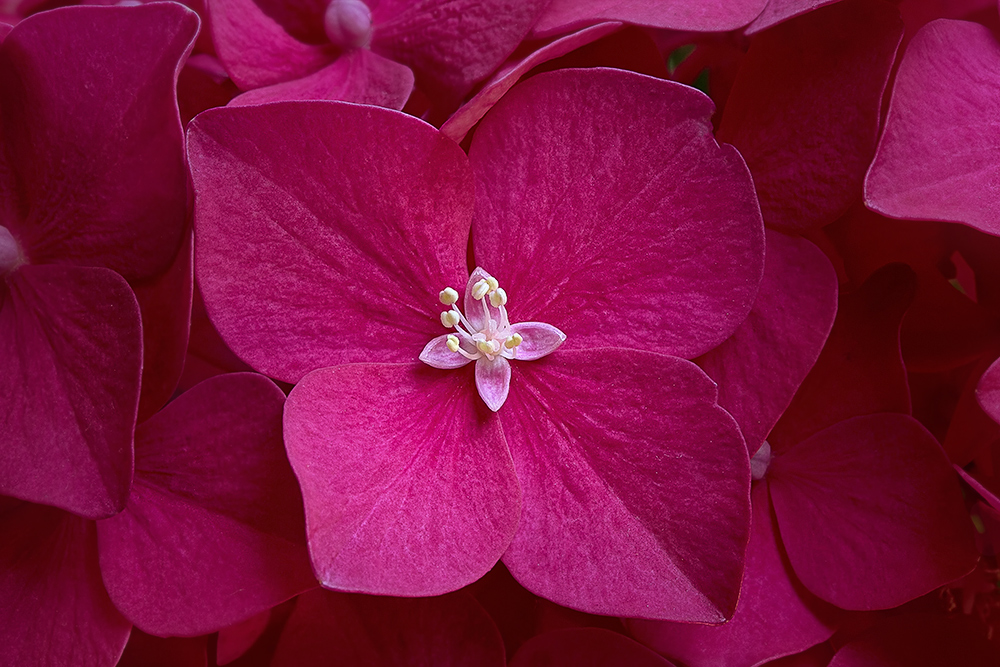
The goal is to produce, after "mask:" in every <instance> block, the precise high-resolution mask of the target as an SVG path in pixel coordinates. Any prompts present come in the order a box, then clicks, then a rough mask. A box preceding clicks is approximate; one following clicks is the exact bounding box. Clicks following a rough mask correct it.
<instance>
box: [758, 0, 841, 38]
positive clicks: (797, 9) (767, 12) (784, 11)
mask: <svg viewBox="0 0 1000 667" xmlns="http://www.w3.org/2000/svg"><path fill="white" fill-rule="evenodd" d="M839 1H840V0H768V3H767V7H765V8H764V11H762V12H761V13H760V15H758V16H757V18H755V19H754V20H753V23H751V24H750V25H748V26H747V28H746V31H745V32H746V33H747V34H753V33H756V32H760V31H761V30H766V29H767V28H770V27H771V26H773V25H777V24H779V23H781V22H782V21H787V20H788V19H790V18H794V17H796V16H800V15H802V14H807V13H809V12H811V11H813V10H814V9H819V8H820V7H824V6H826V5H832V4H834V3H835V2H839Z"/></svg>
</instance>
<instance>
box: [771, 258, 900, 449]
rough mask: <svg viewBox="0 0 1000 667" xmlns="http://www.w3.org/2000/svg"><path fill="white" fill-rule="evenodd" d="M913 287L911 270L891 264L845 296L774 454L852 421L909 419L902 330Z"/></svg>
mask: <svg viewBox="0 0 1000 667" xmlns="http://www.w3.org/2000/svg"><path fill="white" fill-rule="evenodd" d="M915 282H916V281H915V280H914V276H913V271H911V270H910V269H909V268H908V267H906V266H903V265H901V264H892V265H889V266H885V267H883V268H881V269H879V270H878V271H876V272H875V273H874V274H872V276H871V277H870V278H869V279H868V280H866V281H865V282H864V284H863V285H862V286H861V288H860V289H858V290H857V291H855V292H853V293H851V294H845V295H842V296H841V298H840V305H839V307H838V308H839V312H838V313H837V318H836V320H835V321H834V324H833V329H832V330H831V331H830V335H829V337H828V338H827V341H826V345H825V346H824V347H823V351H822V352H821V353H820V355H819V359H817V360H816V364H815V365H814V366H813V368H812V370H811V371H810V372H809V375H808V376H806V379H805V380H803V381H802V384H801V386H800V387H799V390H798V392H796V394H795V397H794V398H793V399H792V402H791V404H790V405H789V406H788V408H787V409H786V410H785V413H784V414H783V415H782V416H781V419H780V420H779V421H778V423H777V424H776V425H775V427H774V428H773V429H772V431H771V433H770V435H769V436H768V442H770V443H771V446H772V447H773V448H774V451H775V453H780V452H781V451H782V450H784V449H786V448H788V447H791V446H793V445H795V444H796V443H799V442H801V441H802V440H805V439H806V438H808V437H809V436H810V435H812V434H814V433H816V432H818V431H821V430H823V429H824V428H826V427H828V426H833V425H834V424H836V423H838V422H840V421H842V420H844V419H848V418H850V417H856V416H858V415H868V414H873V413H876V412H900V413H905V414H909V413H910V389H909V385H908V384H907V375H906V368H905V367H904V366H903V359H902V356H901V354H900V351H899V329H900V323H901V322H902V320H903V315H905V314H906V310H907V308H909V305H910V302H911V301H912V300H913V293H914V290H915V287H916V285H915Z"/></svg>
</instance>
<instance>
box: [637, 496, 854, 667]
mask: <svg viewBox="0 0 1000 667" xmlns="http://www.w3.org/2000/svg"><path fill="white" fill-rule="evenodd" d="M751 497H752V499H753V527H752V529H751V534H750V546H749V548H748V549H747V570H746V574H745V575H744V576H743V587H742V589H741V591H740V602H739V605H738V606H737V607H736V614H735V615H734V616H733V619H732V620H731V621H729V622H728V623H725V624H723V625H719V626H711V625H699V624H695V623H664V622H656V621H631V622H630V623H629V630H630V632H631V633H632V636H634V637H635V638H636V639H637V640H639V641H641V642H642V643H643V644H646V645H647V646H649V647H651V648H654V649H656V650H657V651H658V652H660V653H662V654H664V655H668V656H670V657H672V658H676V659H678V660H681V661H683V663H684V664H685V665H694V666H696V667H697V666H707V665H714V666H715V667H752V666H754V665H760V664H763V663H766V662H768V661H770V660H774V659H775V658H779V657H782V656H785V655H791V654H793V653H798V652H800V651H803V650H805V649H807V648H809V647H811V646H814V645H816V644H819V643H820V642H823V641H826V640H827V639H829V638H830V636H831V635H832V634H833V631H834V629H835V628H836V624H835V623H834V622H833V621H834V620H835V619H836V618H837V612H836V610H834V609H833V608H832V607H830V606H829V605H827V604H824V603H823V602H822V601H820V600H817V599H816V597H815V596H813V595H812V594H811V593H809V591H807V590H805V589H804V587H803V586H802V584H801V583H799V582H798V580H796V578H795V576H794V575H793V574H792V573H791V570H790V569H789V567H788V565H787V564H786V560H787V559H786V558H785V557H784V555H783V554H782V552H781V546H780V542H779V541H778V532H777V526H776V525H775V523H774V517H773V515H772V514H771V500H770V498H769V497H768V492H767V485H766V484H757V485H755V486H754V489H753V492H752V494H751Z"/></svg>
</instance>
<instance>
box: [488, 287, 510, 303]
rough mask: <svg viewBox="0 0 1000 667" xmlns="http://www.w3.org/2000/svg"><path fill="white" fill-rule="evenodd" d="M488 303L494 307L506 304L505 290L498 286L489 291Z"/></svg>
mask: <svg viewBox="0 0 1000 667" xmlns="http://www.w3.org/2000/svg"><path fill="white" fill-rule="evenodd" d="M490 303H492V304H493V306H494V308H499V307H500V306H505V305H507V292H505V291H504V289H503V288H502V287H498V288H496V289H495V290H493V291H492V292H491V293H490Z"/></svg>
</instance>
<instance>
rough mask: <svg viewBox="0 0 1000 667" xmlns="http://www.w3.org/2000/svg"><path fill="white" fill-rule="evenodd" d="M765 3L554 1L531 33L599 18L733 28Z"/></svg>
mask: <svg viewBox="0 0 1000 667" xmlns="http://www.w3.org/2000/svg"><path fill="white" fill-rule="evenodd" d="M766 4H767V2H766V0H735V1H733V2H720V1H718V0H710V1H709V2H691V0H663V1H661V2H642V0H553V1H552V3H551V4H550V5H549V7H548V9H546V10H545V12H544V13H543V14H542V17H541V18H540V19H539V20H538V23H537V24H536V25H535V27H534V32H535V34H538V35H543V34H544V35H552V34H556V33H560V32H567V30H568V29H569V28H574V27H580V26H582V25H586V24H592V23H598V22H599V21H602V20H606V21H624V22H625V23H635V24H638V25H645V26H649V27H652V28H670V29H673V30H697V31H704V32H714V31H722V30H732V29H734V28H739V27H740V26H744V25H746V24H747V23H749V22H750V21H752V20H753V18H754V17H755V16H757V15H758V14H760V12H761V10H762V9H764V5H766Z"/></svg>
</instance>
